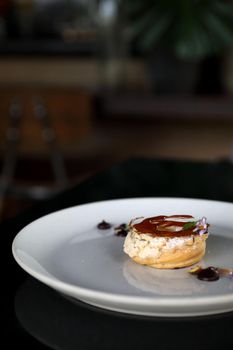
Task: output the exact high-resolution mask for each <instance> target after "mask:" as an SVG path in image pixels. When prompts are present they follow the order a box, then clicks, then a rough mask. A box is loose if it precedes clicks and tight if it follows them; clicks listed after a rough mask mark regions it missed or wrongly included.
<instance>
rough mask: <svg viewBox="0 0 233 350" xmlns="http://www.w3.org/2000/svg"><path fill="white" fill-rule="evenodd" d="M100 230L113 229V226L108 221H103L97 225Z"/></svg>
mask: <svg viewBox="0 0 233 350" xmlns="http://www.w3.org/2000/svg"><path fill="white" fill-rule="evenodd" d="M97 227H98V229H99V230H108V229H109V228H111V227H112V225H111V224H109V222H106V221H104V220H103V221H101V222H100V223H99V224H98V225H97Z"/></svg>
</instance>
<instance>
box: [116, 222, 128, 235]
mask: <svg viewBox="0 0 233 350" xmlns="http://www.w3.org/2000/svg"><path fill="white" fill-rule="evenodd" d="M114 231H115V234H116V235H117V236H122V237H126V236H127V234H128V232H129V229H128V225H126V224H121V225H119V226H117V227H115V228H114Z"/></svg>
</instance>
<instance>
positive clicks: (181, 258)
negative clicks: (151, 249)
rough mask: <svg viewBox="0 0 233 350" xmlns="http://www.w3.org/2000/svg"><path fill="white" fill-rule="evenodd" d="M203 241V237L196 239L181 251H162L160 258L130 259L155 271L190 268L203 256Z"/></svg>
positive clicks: (135, 257)
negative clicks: (155, 269)
mask: <svg viewBox="0 0 233 350" xmlns="http://www.w3.org/2000/svg"><path fill="white" fill-rule="evenodd" d="M200 238H202V237H200ZM205 239H206V238H204V237H203V239H196V240H195V243H194V244H193V245H191V246H185V247H183V248H181V249H179V248H177V249H172V250H170V251H164V252H162V254H161V255H160V257H157V258H153V257H148V258H143V259H142V258H140V257H138V256H134V257H132V259H133V260H134V261H135V262H136V263H138V264H141V265H148V266H151V267H154V268H157V269H175V268H181V267H186V266H191V265H193V264H195V263H197V262H199V261H200V260H201V259H202V258H203V256H204V255H205V249H206V242H205Z"/></svg>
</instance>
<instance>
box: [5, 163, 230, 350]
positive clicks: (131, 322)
mask: <svg viewBox="0 0 233 350" xmlns="http://www.w3.org/2000/svg"><path fill="white" fill-rule="evenodd" d="M232 180H233V164H232V163H231V162H230V161H227V160H220V161H213V162H196V161H181V160H180V161H175V160H162V159H157V160H156V159H130V160H128V161H125V162H123V163H120V164H116V165H114V166H113V167H111V168H110V169H108V170H106V171H104V172H102V173H99V174H97V175H95V176H94V177H92V178H90V179H88V180H86V181H85V182H83V183H82V184H78V185H76V186H73V187H72V188H69V189H67V190H65V191H64V192H62V193H60V194H58V195H56V197H54V198H52V199H49V200H47V201H45V202H43V203H40V204H38V205H36V206H34V207H32V208H30V209H29V210H27V211H25V212H24V213H22V214H20V215H18V216H17V217H15V218H14V219H12V220H8V221H6V222H3V223H2V224H1V225H0V227H1V230H0V232H1V261H2V262H1V266H2V270H1V271H2V275H3V278H2V279H1V280H2V283H1V330H2V332H1V334H2V336H1V342H2V343H4V341H5V344H6V345H5V348H7V349H8V348H12V349H14V348H15V345H16V346H17V347H20V346H22V348H24V347H27V348H29V349H41V350H42V349H64V350H65V349H67V350H69V349H92V348H94V347H97V348H99V349H122V348H123V349H124V348H130V349H131V348H132V349H143V348H144V349H152V347H153V348H155V349H156V348H158V349H160V350H162V349H171V348H175V349H176V348H177V349H197V348H199V349H213V348H217V347H218V348H219V346H221V347H223V348H225V346H232V333H233V313H231V312H230V313H225V314H221V315H215V316H204V317H193V318H192V317H191V318H158V317H154V318H152V317H141V316H133V315H131V316H130V315H126V314H123V313H117V312H111V311H107V310H102V309H100V308H97V307H93V306H89V305H87V304H84V303H82V302H75V303H74V302H73V301H71V300H69V299H66V298H65V297H64V296H62V295H60V294H59V293H57V292H56V291H54V290H53V289H51V288H49V287H47V286H45V285H43V284H42V283H40V282H38V281H37V280H36V279H34V278H33V277H30V276H29V275H28V274H27V273H26V272H24V271H23V270H22V269H21V268H20V267H19V266H18V265H17V263H16V262H15V260H14V259H13V256H12V253H11V245H12V241H13V239H14V237H15V235H16V234H17V232H18V231H19V230H20V229H21V228H23V227H24V226H25V225H26V224H28V223H29V222H31V221H33V220H35V219H37V218H38V217H41V216H43V215H45V214H48V213H51V212H53V211H56V210H59V209H62V208H67V207H70V206H73V205H78V204H83V203H87V202H93V201H101V200H107V199H115V198H135V197H163V196H164V197H185V198H204V199H212V200H220V201H227V202H232V201H233V181H232ZM212 283H214V282H212Z"/></svg>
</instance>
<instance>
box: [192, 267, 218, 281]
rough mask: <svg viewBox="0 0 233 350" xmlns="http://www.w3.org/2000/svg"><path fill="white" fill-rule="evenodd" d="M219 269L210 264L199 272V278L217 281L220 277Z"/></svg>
mask: <svg viewBox="0 0 233 350" xmlns="http://www.w3.org/2000/svg"><path fill="white" fill-rule="evenodd" d="M219 277H220V276H219V271H218V269H217V268H216V267H213V266H210V267H207V268H206V269H200V271H198V272H197V278H198V279H199V280H202V281H209V282H211V281H217V280H218V279H219Z"/></svg>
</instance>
